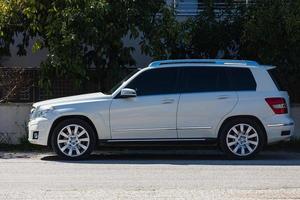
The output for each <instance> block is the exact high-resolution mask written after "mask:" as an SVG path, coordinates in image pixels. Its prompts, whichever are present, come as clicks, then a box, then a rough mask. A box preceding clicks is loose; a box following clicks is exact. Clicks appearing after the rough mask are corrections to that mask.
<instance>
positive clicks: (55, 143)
mask: <svg viewBox="0 0 300 200" xmlns="http://www.w3.org/2000/svg"><path fill="white" fill-rule="evenodd" d="M69 125H78V126H80V127H82V128H84V129H85V131H86V135H87V137H88V138H89V142H87V143H86V146H87V149H86V150H84V149H81V150H82V151H83V153H82V154H81V155H78V156H76V155H75V156H69V155H66V152H65V153H64V152H63V151H62V150H61V148H60V147H59V144H58V137H61V136H59V133H60V131H62V130H63V129H64V128H65V127H67V126H69ZM74 132H75V131H74ZM96 138H97V137H96V133H95V131H94V130H93V128H92V127H91V126H90V124H89V123H87V122H86V121H84V120H82V119H77V118H70V119H65V120H63V121H61V122H59V123H58V124H57V125H56V126H55V127H54V130H53V134H52V138H51V145H52V148H53V150H54V151H55V153H56V154H57V155H58V156H59V157H61V158H63V159H67V160H82V159H85V158H87V157H88V156H89V155H90V154H91V153H92V151H93V150H94V149H95V146H96ZM63 145H64V144H63ZM72 151H75V150H72ZM75 152H76V151H75Z"/></svg>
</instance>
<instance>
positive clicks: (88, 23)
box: [0, 0, 165, 90]
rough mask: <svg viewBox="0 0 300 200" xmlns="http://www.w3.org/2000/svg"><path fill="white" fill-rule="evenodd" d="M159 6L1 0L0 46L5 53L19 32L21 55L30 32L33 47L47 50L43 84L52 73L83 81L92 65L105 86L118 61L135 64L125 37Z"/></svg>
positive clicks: (128, 0) (100, 0)
mask: <svg viewBox="0 0 300 200" xmlns="http://www.w3.org/2000/svg"><path fill="white" fill-rule="evenodd" d="M164 6H165V2H164V1H163V0H149V1H142V0H120V1H113V0H84V1H82V0H54V1H48V0H10V1H7V0H1V1H0V9H1V10H0V49H1V51H2V52H5V53H7V54H9V45H10V44H12V43H14V36H16V35H17V34H22V35H23V41H22V42H21V44H18V47H19V52H18V53H19V55H26V47H27V46H28V41H29V40H30V39H31V38H35V39H36V41H35V44H34V45H33V51H38V50H40V49H42V48H47V49H48V51H49V55H48V56H47V60H46V61H44V62H43V63H41V66H42V68H41V69H42V74H43V76H42V77H43V79H42V83H43V84H44V86H45V85H46V86H47V85H49V84H50V79H51V77H56V76H61V77H66V78H69V79H72V80H73V79H74V80H76V81H77V83H82V80H85V79H87V78H92V77H89V76H88V75H87V68H89V67H95V68H96V70H97V73H96V74H94V78H96V79H98V80H99V81H100V86H101V88H100V89H101V90H107V89H108V87H109V85H110V84H109V83H108V82H114V81H115V79H116V77H118V72H120V71H121V67H124V66H128V65H132V64H134V60H133V58H132V52H133V51H134V49H133V48H132V47H127V46H125V45H124V44H123V39H124V37H127V36H128V37H130V38H132V39H134V38H137V37H139V33H140V31H141V30H143V29H145V28H144V27H145V26H146V25H147V24H151V23H150V22H151V21H152V19H153V18H154V17H155V16H156V15H157V13H158V12H160V10H161V8H162V7H164ZM147 26H148V25H147ZM91 76H92V75H91ZM108 77H109V79H108Z"/></svg>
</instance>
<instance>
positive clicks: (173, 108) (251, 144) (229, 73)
mask: <svg viewBox="0 0 300 200" xmlns="http://www.w3.org/2000/svg"><path fill="white" fill-rule="evenodd" d="M272 68H274V67H272V66H263V65H259V64H257V63H256V62H254V61H239V60H201V59H200V60H165V61H157V62H153V63H151V64H150V65H149V66H148V67H146V68H144V69H141V70H138V71H136V72H135V73H134V74H133V75H131V76H130V77H128V78H127V79H126V80H124V81H123V82H121V83H120V84H119V85H118V86H117V87H115V89H113V90H112V91H111V93H109V94H103V93H100V92H98V93H93V94H86V95H79V96H72V97H66V98H59V99H53V100H48V101H42V102H38V103H35V104H33V109H32V112H31V118H30V122H29V138H28V139H29V141H30V142H31V143H33V144H39V145H49V146H52V148H53V149H54V150H55V152H56V153H57V154H58V155H59V156H62V157H64V158H70V159H81V158H84V157H86V156H87V155H89V154H90V153H91V152H92V151H93V149H94V148H95V146H96V145H97V144H112V143H114V144H116V143H118V144H124V143H125V142H126V143H128V142H132V143H137V142H143V143H153V142H155V143H156V144H157V143H159V142H164V143H160V144H166V143H168V145H169V144H172V143H173V142H176V143H178V142H195V141H198V142H199V144H200V143H203V142H204V143H207V142H210V143H214V144H218V145H219V146H220V147H221V149H222V150H223V151H224V152H225V153H226V154H227V155H228V156H230V157H233V158H249V157H253V156H254V155H256V154H257V153H258V152H259V151H260V150H261V149H262V147H263V146H264V145H266V144H270V143H274V142H278V141H282V140H288V139H289V138H290V137H291V136H292V134H293V129H294V122H293V120H292V119H291V117H290V115H289V110H290V108H289V97H288V94H287V92H285V91H281V90H280V89H279V88H278V86H277V85H276V83H275V82H274V81H273V79H272V77H271V76H270V74H269V73H268V72H269V70H271V69H272Z"/></svg>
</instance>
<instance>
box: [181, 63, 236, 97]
mask: <svg viewBox="0 0 300 200" xmlns="http://www.w3.org/2000/svg"><path fill="white" fill-rule="evenodd" d="M180 82H181V87H180V88H181V92H183V93H193V92H214V91H230V90H231V88H230V82H229V79H228V76H227V74H226V72H225V70H224V68H222V67H185V68H182V77H181V81H180Z"/></svg>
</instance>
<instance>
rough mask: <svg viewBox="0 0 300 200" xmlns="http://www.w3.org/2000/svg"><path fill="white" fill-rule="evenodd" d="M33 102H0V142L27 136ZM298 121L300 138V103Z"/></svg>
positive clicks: (295, 111) (295, 110)
mask: <svg viewBox="0 0 300 200" xmlns="http://www.w3.org/2000/svg"><path fill="white" fill-rule="evenodd" d="M30 109H31V104H24V103H23V104H22V103H14V104H0V143H10V144H17V143H19V142H20V139H21V138H24V137H27V122H28V120H29V113H30ZM292 116H293V118H294V120H295V122H296V127H295V134H296V135H295V136H296V137H297V138H300V105H294V106H292Z"/></svg>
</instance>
